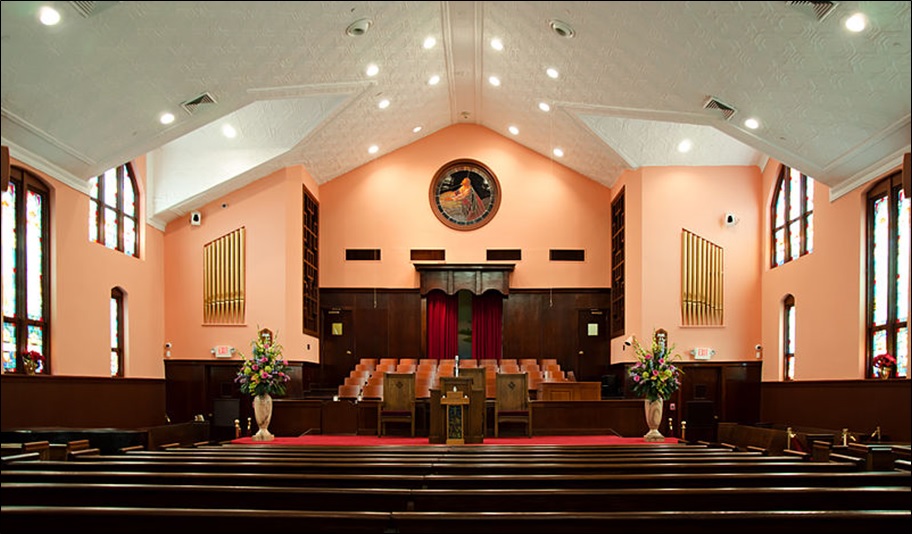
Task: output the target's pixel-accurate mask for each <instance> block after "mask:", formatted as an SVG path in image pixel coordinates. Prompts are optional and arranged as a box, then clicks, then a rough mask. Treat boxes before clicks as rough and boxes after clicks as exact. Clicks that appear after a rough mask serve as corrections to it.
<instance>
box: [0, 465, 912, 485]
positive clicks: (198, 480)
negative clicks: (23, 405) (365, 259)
mask: <svg viewBox="0 0 912 534" xmlns="http://www.w3.org/2000/svg"><path fill="white" fill-rule="evenodd" d="M0 481H2V482H40V483H73V484H84V483H116V484H161V485H170V486H175V485H194V484H197V485H223V486H224V485H229V486H297V487H376V488H411V489H419V488H432V489H447V488H450V489H459V488H465V489H475V488H478V487H484V488H492V489H494V488H552V489H560V488H580V489H586V488H589V489H598V488H606V489H610V488H667V487H726V486H734V487H762V486H790V487H791V486H794V487H825V486H834V487H857V486H912V474H910V473H909V472H907V471H900V470H895V471H887V472H868V471H856V472H840V471H835V472H829V471H817V472H795V471H788V470H783V471H768V472H747V473H731V472H725V471H720V472H707V473H692V474H688V476H686V477H679V476H677V475H675V474H670V473H652V474H648V473H633V474H577V475H565V474H536V473H526V474H501V475H465V474H451V475H440V474H429V475H398V474H379V475H378V474H359V473H354V474H337V473H274V474H269V473H264V474H260V473H256V474H251V473H243V472H225V473H201V472H194V471H186V472H157V471H66V470H23V469H12V470H3V471H2V472H0Z"/></svg>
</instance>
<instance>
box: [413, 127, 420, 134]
mask: <svg viewBox="0 0 912 534" xmlns="http://www.w3.org/2000/svg"><path fill="white" fill-rule="evenodd" d="M420 131H421V126H415V127H414V128H412V133H418V132H420Z"/></svg>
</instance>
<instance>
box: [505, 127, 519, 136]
mask: <svg viewBox="0 0 912 534" xmlns="http://www.w3.org/2000/svg"><path fill="white" fill-rule="evenodd" d="M507 129H508V130H510V133H511V134H513V135H519V128H517V127H516V126H510V127H509V128H507Z"/></svg>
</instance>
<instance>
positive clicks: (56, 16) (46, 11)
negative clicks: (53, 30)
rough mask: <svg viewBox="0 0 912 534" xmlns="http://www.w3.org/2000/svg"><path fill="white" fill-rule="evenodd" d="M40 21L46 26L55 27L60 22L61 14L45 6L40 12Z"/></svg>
mask: <svg viewBox="0 0 912 534" xmlns="http://www.w3.org/2000/svg"><path fill="white" fill-rule="evenodd" d="M38 20H40V21H41V23H42V24H44V25H45V26H53V25H54V24H57V23H58V22H60V13H59V12H58V11H57V10H56V9H54V8H53V7H49V6H44V7H42V8H41V10H40V11H39V12H38Z"/></svg>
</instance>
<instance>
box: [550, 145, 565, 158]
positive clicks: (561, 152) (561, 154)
mask: <svg viewBox="0 0 912 534" xmlns="http://www.w3.org/2000/svg"><path fill="white" fill-rule="evenodd" d="M551 152H552V153H553V154H554V156H555V157H558V158H562V157H564V149H562V148H560V147H554V150H552V151H551Z"/></svg>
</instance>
